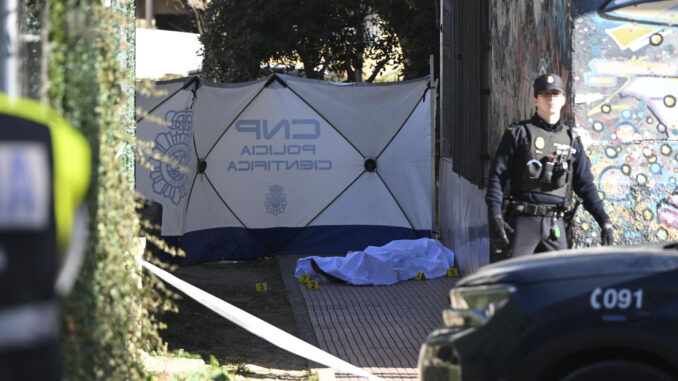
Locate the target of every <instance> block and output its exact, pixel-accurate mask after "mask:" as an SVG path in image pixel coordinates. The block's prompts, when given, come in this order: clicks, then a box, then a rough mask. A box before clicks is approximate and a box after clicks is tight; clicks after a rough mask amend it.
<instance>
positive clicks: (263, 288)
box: [255, 282, 268, 292]
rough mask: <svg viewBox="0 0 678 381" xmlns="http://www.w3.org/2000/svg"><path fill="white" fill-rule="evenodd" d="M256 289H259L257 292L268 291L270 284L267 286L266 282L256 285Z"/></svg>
mask: <svg viewBox="0 0 678 381" xmlns="http://www.w3.org/2000/svg"><path fill="white" fill-rule="evenodd" d="M255 288H256V289H257V292H264V291H268V284H266V282H264V283H257V284H256V285H255Z"/></svg>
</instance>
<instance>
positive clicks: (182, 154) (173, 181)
mask: <svg viewBox="0 0 678 381" xmlns="http://www.w3.org/2000/svg"><path fill="white" fill-rule="evenodd" d="M165 121H166V122H168V125H169V129H170V131H169V132H161V133H159V134H158V135H156V137H155V145H154V147H153V152H154V153H157V154H158V155H157V156H159V157H160V159H154V158H151V159H149V162H150V164H151V166H152V167H153V169H152V170H151V174H150V177H151V181H152V182H153V192H154V193H156V194H158V195H161V196H163V197H165V198H167V199H169V200H170V201H171V202H172V203H173V204H174V205H179V203H180V202H181V200H182V199H183V198H184V197H185V196H186V194H187V193H188V192H187V189H186V188H187V187H186V182H187V181H186V180H187V179H188V174H187V173H186V168H187V165H188V161H189V159H190V155H189V152H190V151H189V147H190V141H191V133H192V130H193V111H191V110H189V109H185V110H170V111H168V112H167V114H165Z"/></svg>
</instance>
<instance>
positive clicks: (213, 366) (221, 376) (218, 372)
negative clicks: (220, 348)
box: [172, 356, 235, 381]
mask: <svg viewBox="0 0 678 381" xmlns="http://www.w3.org/2000/svg"><path fill="white" fill-rule="evenodd" d="M233 376H234V375H232V374H229V373H228V372H227V371H226V370H224V368H222V367H221V365H219V362H218V361H217V359H216V358H214V356H210V366H209V368H207V367H205V368H203V369H200V370H194V371H191V372H188V373H187V374H186V375H185V376H184V377H179V376H174V377H173V378H172V380H173V381H204V380H214V381H228V380H231V379H233V378H235V377H233Z"/></svg>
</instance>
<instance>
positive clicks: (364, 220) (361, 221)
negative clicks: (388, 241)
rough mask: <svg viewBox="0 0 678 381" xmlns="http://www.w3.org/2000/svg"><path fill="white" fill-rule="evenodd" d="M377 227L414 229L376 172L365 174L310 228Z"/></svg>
mask: <svg viewBox="0 0 678 381" xmlns="http://www.w3.org/2000/svg"><path fill="white" fill-rule="evenodd" d="M339 221H340V222H341V224H342V225H378V226H399V227H405V228H411V226H410V223H409V222H407V219H406V218H405V215H404V214H403V212H402V211H401V210H400V208H399V207H398V205H397V204H396V202H395V200H394V199H393V197H392V196H391V194H390V193H389V192H388V189H386V186H384V183H383V182H382V181H381V179H379V176H378V175H377V174H376V173H374V172H365V173H363V174H362V176H360V178H359V179H358V180H357V181H356V182H355V183H353V184H352V185H351V186H350V187H349V188H348V189H347V190H346V191H345V192H344V193H343V194H342V195H341V196H339V198H337V200H335V201H334V202H333V203H332V204H330V205H329V206H328V207H327V209H325V211H323V212H322V214H320V216H318V218H316V219H315V220H314V221H313V223H311V226H323V225H336V224H337V223H338V222H339Z"/></svg>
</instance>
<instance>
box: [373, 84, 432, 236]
mask: <svg viewBox="0 0 678 381" xmlns="http://www.w3.org/2000/svg"><path fill="white" fill-rule="evenodd" d="M430 94H431V92H429V93H428V94H427V96H426V98H425V99H424V100H422V101H421V102H420V103H419V106H417V108H416V110H415V111H414V113H412V115H411V116H410V118H409V119H408V121H407V123H406V124H405V125H404V126H403V128H402V130H401V131H400V132H399V133H398V134H397V135H396V137H395V139H393V141H392V142H391V144H390V145H389V146H388V148H386V150H385V151H384V153H383V154H382V155H381V156H379V158H378V159H377V172H379V173H380V174H381V176H382V178H383V179H384V182H385V183H386V186H387V187H388V188H389V189H390V190H391V192H392V193H393V195H394V197H395V198H396V200H398V203H399V204H400V205H401V207H402V208H403V210H404V211H405V214H406V215H407V216H408V218H409V220H410V221H411V222H412V224H413V225H414V228H415V229H431V223H432V222H431V221H432V215H431V213H432V210H431V203H430V200H431V156H430V155H431V154H430V151H431V124H430V123H431V104H430V102H431V97H430Z"/></svg>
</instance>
